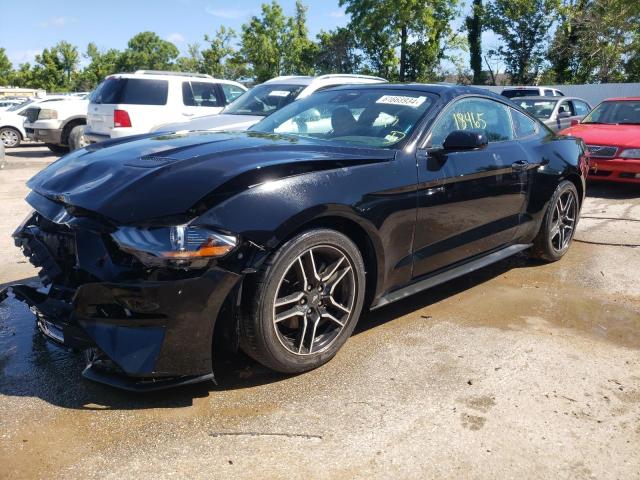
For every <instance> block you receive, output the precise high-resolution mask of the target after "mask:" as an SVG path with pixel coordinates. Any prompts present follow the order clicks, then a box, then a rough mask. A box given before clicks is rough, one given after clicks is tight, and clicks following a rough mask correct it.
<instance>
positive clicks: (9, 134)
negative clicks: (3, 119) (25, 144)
mask: <svg viewBox="0 0 640 480" xmlns="http://www.w3.org/2000/svg"><path fill="white" fill-rule="evenodd" d="M21 140H22V135H20V132H19V131H18V130H16V129H15V128H11V127H3V128H0V141H2V143H3V144H4V146H5V147H17V146H19V145H20V141H21Z"/></svg>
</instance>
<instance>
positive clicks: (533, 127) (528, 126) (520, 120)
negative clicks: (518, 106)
mask: <svg viewBox="0 0 640 480" xmlns="http://www.w3.org/2000/svg"><path fill="white" fill-rule="evenodd" d="M511 118H512V120H513V132H514V133H515V136H516V138H525V137H529V136H531V135H534V134H536V133H538V124H537V123H536V122H535V121H534V120H532V119H531V118H529V117H527V116H526V115H525V114H524V113H522V112H519V111H518V110H515V109H513V108H512V109H511Z"/></svg>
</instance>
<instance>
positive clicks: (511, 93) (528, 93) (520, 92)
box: [501, 88, 540, 98]
mask: <svg viewBox="0 0 640 480" xmlns="http://www.w3.org/2000/svg"><path fill="white" fill-rule="evenodd" d="M501 95H502V96H503V97H507V98H515V97H537V96H538V95H540V90H538V89H537V88H536V89H535V90H526V89H524V88H523V89H517V90H503V91H502V93H501Z"/></svg>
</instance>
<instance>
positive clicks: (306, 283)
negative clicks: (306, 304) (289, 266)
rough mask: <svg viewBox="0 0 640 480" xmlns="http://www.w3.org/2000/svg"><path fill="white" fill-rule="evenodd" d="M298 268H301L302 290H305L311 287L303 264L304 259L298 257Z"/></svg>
mask: <svg viewBox="0 0 640 480" xmlns="http://www.w3.org/2000/svg"><path fill="white" fill-rule="evenodd" d="M297 263H298V267H299V268H300V274H301V275H302V288H304V289H305V290H306V289H307V286H308V285H309V280H308V279H307V273H306V272H305V271H304V263H302V257H298V262H297Z"/></svg>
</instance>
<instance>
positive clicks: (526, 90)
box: [500, 87, 564, 98]
mask: <svg viewBox="0 0 640 480" xmlns="http://www.w3.org/2000/svg"><path fill="white" fill-rule="evenodd" d="M500 95H502V96H503V97H507V98H514V97H564V93H562V92H561V91H560V90H558V89H556V88H549V87H509V88H505V89H504V90H502V92H501V93H500Z"/></svg>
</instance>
